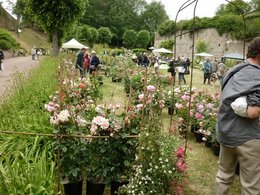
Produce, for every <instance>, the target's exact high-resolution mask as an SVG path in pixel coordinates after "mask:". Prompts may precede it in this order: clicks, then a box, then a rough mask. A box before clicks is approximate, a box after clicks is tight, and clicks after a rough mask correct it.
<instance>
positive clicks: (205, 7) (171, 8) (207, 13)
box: [146, 0, 249, 21]
mask: <svg viewBox="0 0 260 195" xmlns="http://www.w3.org/2000/svg"><path fill="white" fill-rule="evenodd" d="M146 1H147V2H149V3H150V2H152V1H153V0H146ZM155 1H158V2H159V1H160V2H161V3H162V4H163V5H164V6H165V10H166V12H167V14H168V16H169V17H170V19H171V20H175V17H176V14H177V12H178V10H179V8H180V6H181V5H182V4H183V3H185V2H186V1H187V0H155ZM245 1H246V2H248V1H249V0H245ZM189 2H192V0H191V1H189ZM220 4H227V1H225V0H199V1H198V4H197V9H196V16H198V17H213V16H214V15H215V12H216V10H217V8H218V7H219V5H220ZM194 5H195V3H193V4H191V5H190V6H189V7H188V8H186V9H184V10H183V11H181V12H180V13H179V16H178V21H179V20H180V19H191V18H192V17H193V9H194Z"/></svg>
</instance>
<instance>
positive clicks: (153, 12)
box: [141, 1, 169, 32]
mask: <svg viewBox="0 0 260 195" xmlns="http://www.w3.org/2000/svg"><path fill="white" fill-rule="evenodd" d="M141 17H142V19H143V21H144V27H143V28H144V29H147V30H148V31H149V32H155V31H156V30H157V28H158V27H159V25H160V24H162V23H163V22H165V21H166V20H167V19H168V18H169V17H168V15H167V13H166V11H165V7H164V5H163V4H162V3H161V2H157V1H152V2H151V3H150V4H147V5H146V6H145V7H144V12H143V13H142V14H141Z"/></svg>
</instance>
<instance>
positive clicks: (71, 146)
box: [45, 78, 100, 184]
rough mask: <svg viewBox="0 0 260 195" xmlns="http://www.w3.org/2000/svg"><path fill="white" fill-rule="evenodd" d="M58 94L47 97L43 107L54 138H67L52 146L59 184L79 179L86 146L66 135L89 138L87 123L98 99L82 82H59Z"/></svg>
mask: <svg viewBox="0 0 260 195" xmlns="http://www.w3.org/2000/svg"><path fill="white" fill-rule="evenodd" d="M59 87H60V90H59V91H56V93H55V94H54V95H51V96H50V99H51V101H50V102H48V103H46V104H45V109H46V110H47V111H48V112H49V113H50V123H51V124H52V125H53V126H54V127H55V130H54V133H55V134H57V136H59V135H61V134H64V135H68V137H65V138H61V139H60V141H58V143H57V142H54V149H55V150H56V153H57V150H58V145H59V144H60V162H61V175H62V182H63V183H64V184H66V183H74V182H77V181H81V180H82V178H83V174H84V173H83V172H84V166H85V164H84V163H85V158H86V156H87V155H88V143H87V142H86V141H85V140H84V139H75V138H73V137H69V135H85V134H89V129H90V122H91V119H92V118H93V115H94V113H95V110H94V108H95V101H96V99H98V98H100V93H99V90H98V89H97V88H96V87H95V86H93V85H92V84H91V83H90V82H88V81H87V80H86V79H84V78H83V79H76V80H75V79H68V78H66V79H63V81H62V82H61V84H60V86H59Z"/></svg>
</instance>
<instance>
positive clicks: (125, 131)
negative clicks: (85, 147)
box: [86, 104, 140, 184]
mask: <svg viewBox="0 0 260 195" xmlns="http://www.w3.org/2000/svg"><path fill="white" fill-rule="evenodd" d="M118 109H119V105H116V106H113V105H111V104H109V105H97V107H96V109H95V110H96V116H95V117H94V118H93V120H92V124H91V128H90V133H91V135H93V136H109V137H108V138H106V139H98V138H97V139H91V140H89V153H88V160H87V163H86V164H88V166H87V167H86V172H87V179H88V180H89V181H91V182H92V183H105V184H108V183H110V182H111V181H120V182H121V181H126V180H127V172H128V171H129V168H130V167H131V163H132V161H133V160H134V156H135V150H136V144H137V140H136V139H134V138H132V139H129V138H126V136H127V135H130V134H131V135H133V134H138V133H139V131H136V129H134V125H135V122H136V121H134V120H135V116H133V112H132V113H131V116H130V115H129V113H126V114H124V118H123V117H122V116H121V115H120V114H119V113H118ZM139 112H140V111H139ZM132 122H133V123H132ZM138 125H139V123H138Z"/></svg>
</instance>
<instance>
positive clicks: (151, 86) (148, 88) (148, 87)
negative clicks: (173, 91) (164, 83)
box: [147, 85, 156, 92]
mask: <svg viewBox="0 0 260 195" xmlns="http://www.w3.org/2000/svg"><path fill="white" fill-rule="evenodd" d="M155 90H156V87H155V86H153V85H148V86H147V91H151V92H154V91H155Z"/></svg>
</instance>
